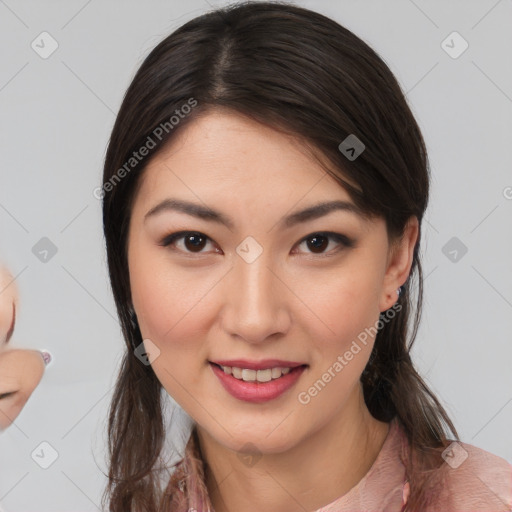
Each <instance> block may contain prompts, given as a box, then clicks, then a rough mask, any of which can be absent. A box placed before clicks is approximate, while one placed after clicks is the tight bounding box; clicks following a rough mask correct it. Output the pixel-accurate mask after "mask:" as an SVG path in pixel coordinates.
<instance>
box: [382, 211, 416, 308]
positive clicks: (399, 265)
mask: <svg viewBox="0 0 512 512" xmlns="http://www.w3.org/2000/svg"><path fill="white" fill-rule="evenodd" d="M418 234H419V223H418V218H417V217H416V216H412V217H410V219H409V220H408V222H407V224H406V226H405V228H404V233H403V236H402V237H401V238H400V239H399V240H398V241H397V242H396V244H395V245H394V247H392V249H391V258H390V260H389V263H388V268H387V270H386V275H385V277H384V283H383V290H382V299H381V304H380V311H381V312H382V311H386V310H387V309H389V308H390V307H391V306H392V305H393V304H395V303H396V302H397V300H398V298H399V295H400V288H401V286H402V285H403V284H404V283H405V281H407V279H408V278H409V274H410V271H411V266H412V263H413V259H414V248H415V247H416V243H417V240H418Z"/></svg>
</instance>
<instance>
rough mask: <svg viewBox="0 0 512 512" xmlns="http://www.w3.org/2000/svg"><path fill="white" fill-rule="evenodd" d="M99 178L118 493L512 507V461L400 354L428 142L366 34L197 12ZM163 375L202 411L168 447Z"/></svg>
mask: <svg viewBox="0 0 512 512" xmlns="http://www.w3.org/2000/svg"><path fill="white" fill-rule="evenodd" d="M98 192H99V194H100V195H101V197H102V198H103V222H104V232H105V238H106V247H107V255H108V265H109V272H110V279H111V284H112V289H113V293H114V298H115V301H116V306H117V309H118V314H119V317H120V319H121V325H122V329H123V335H124V338H125V341H126V346H127V350H126V353H125V356H124V359H123V362H122V365H121V369H120V373H119V376H118V380H117V385H116V390H115V394H114V396H113V400H112V404H111V411H110V418H109V457H110V470H109V484H108V487H107V489H106V492H105V496H104V501H107V500H108V502H109V509H110V510H111V511H123V512H126V511H128V510H134V511H135V510H136V511H142V510H147V511H155V510H159V511H164V510H165V511H168V510H172V511H187V510H188V511H192V510H197V511H207V510H210V511H215V512H227V511H229V510H244V512H252V511H261V510H269V511H270V510H272V511H273V510H286V511H287V512H290V511H299V510H300V511H304V510H308V511H311V510H317V511H321V512H327V511H336V512H339V511H342V510H343V511H344V510H397V511H398V510H407V511H412V510H421V511H426V510H443V511H448V510H503V511H505V510H510V509H511V508H512V489H511V478H512V467H511V466H510V464H508V463H507V462H506V461H505V460H503V459H501V458H499V457H497V456H495V455H492V454H489V453H487V452H485V451H484V450H481V449H479V448H476V447H473V446H471V445H468V444H465V443H460V442H458V435H457V432H456V430H455V428H454V426H453V424H452V422H451V420H450V418H449V417H448V415H447V413H446V411H445V410H444V409H443V407H442V406H441V405H440V403H439V401H438V400H437V398H436V397H435V395H434V394H433V393H432V392H431V391H430V390H429V389H428V387H427V386H426V385H425V383H424V382H423V380H422V379H421V377H420V376H419V375H418V373H417V372H416V370H415V368H414V366H413V363H412V361H411V358H410V349H411V346H412V343H413V341H414V338H415V335H416V332H417V329H418V324H419V318H420V314H421V299H422V292H423V288H422V272H421V263H420V252H419V251H420V235H421V221H422V218H423V215H424V212H425V209H426V207H427V203H428V193H429V169H428V159H427V154H426V149H425V144H424V141H423V138H422V135H421V133H420V130H419V127H418V125H417V123H416V121H415V119H414V117H413V115H412V113H411V111H410V109H409V107H408V105H407V102H406V100H405V98H404V95H403V93H402V91H401V89H400V87H399V85H398V83H397V81H396V79H395V77H394V76H393V75H392V73H391V71H390V70H389V69H388V67H387V66H386V65H385V63H384V62H383V61H382V60H381V59H380V58H379V56H378V55H377V54H376V53H375V52H374V51H373V50H372V49H371V48H369V47H368V45H366V44H365V43H364V42H363V41H361V40H360V39H359V38H358V37H356V36H355V35H354V34H353V33H351V32H350V31H348V30H347V29H345V28H343V27H342V26H340V25H338V24H337V23H335V22H334V21H332V20H330V19H328V18H326V17H324V16H322V15H320V14H317V13H315V12H312V11H309V10H306V9H303V8H299V7H296V6H294V5H289V4H284V3H283V4H273V3H266V2H248V3H244V4H240V5H237V6H233V7H229V8H225V9H220V10H217V11H215V12H212V13H209V14H205V15H203V16H200V17H198V18H195V19H193V20H192V21H190V22H188V23H186V24H185V25H184V26H182V27H180V28H179V29H178V30H176V31H175V32H174V33H173V34H171V35H170V36H168V37H167V38H165V39H164V40H163V41H162V42H161V43H160V44H158V46H157V47H156V48H155V49H154V50H153V51H152V52H151V53H150V55H149V56H148V57H147V58H146V59H145V61H144V63H143V64H142V66H141V67H140V69H139V70H138V72H137V73H136V76H135V77H134V79H133V81H132V83H131V85H130V87H129V88H128V91H127V92H126V95H125V98H124V101H123V104H122V105H121V108H120V111H119V114H118V116H117V119H116V123H115V125H114V128H113V131H112V135H111V138H110V142H109V147H108V151H107V154H106V159H105V167H104V176H103V186H102V187H101V189H100V190H98ZM414 278H416V285H417V286H416V288H417V289H416V290H415V288H414V287H413V285H414V281H413V279H414ZM415 292H416V293H417V307H416V311H415V316H414V319H413V320H414V323H413V331H412V334H411V336H410V337H409V336H408V333H407V327H408V323H409V316H410V314H411V307H412V304H413V295H415ZM162 390H164V392H166V393H168V395H170V396H171V397H172V398H173V399H174V400H175V401H176V402H177V403H178V404H179V405H180V406H181V407H182V408H183V409H184V410H185V411H186V413H187V414H188V415H189V416H190V417H191V418H192V420H193V428H192V431H191V433H190V438H189V440H188V443H187V446H186V449H185V452H184V453H183V454H179V455H183V459H182V460H180V462H179V463H178V464H177V465H176V467H174V468H169V466H170V464H169V463H168V461H167V460H164V458H163V456H162V453H163V449H164V448H167V447H168V444H169V443H170V440H167V439H166V437H165V433H166V432H165V427H164V421H163V413H162V406H163V402H162V397H161V391H162ZM166 466H167V468H166ZM166 469H167V470H169V469H171V470H172V474H170V473H166ZM162 483H164V485H162Z"/></svg>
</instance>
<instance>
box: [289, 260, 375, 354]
mask: <svg viewBox="0 0 512 512" xmlns="http://www.w3.org/2000/svg"><path fill="white" fill-rule="evenodd" d="M370 268H372V267H371V266H368V267H366V269H365V268H361V265H346V267H344V268H343V267H340V268H338V269H334V270H333V271H332V272H322V273H317V275H312V273H309V274H308V275H307V276H306V277H304V278H302V279H296V283H297V285H296V286H294V292H295V293H296V294H297V297H299V298H300V299H301V301H302V302H303V303H304V305H305V306H306V307H303V308H301V311H302V313H301V319H302V320H300V321H307V325H308V326H309V327H310V329H311V331H312V332H311V333H310V334H311V336H312V339H313V340H318V341H319V343H321V344H322V345H323V349H324V350H327V351H328V352H330V350H329V347H330V348H332V349H335V350H337V351H341V350H344V347H345V346H346V345H350V342H351V340H352V339H354V338H357V336H358V335H359V334H360V333H361V332H365V329H366V328H368V327H370V326H371V325H374V323H375V321H376V320H377V319H378V317H379V312H380V311H379V301H378V297H379V293H378V291H379V289H380V288H379V276H378V275H376V273H373V274H372V273H370V271H369V270H368V269H370ZM305 319H307V320H305Z"/></svg>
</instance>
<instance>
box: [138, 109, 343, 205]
mask: <svg viewBox="0 0 512 512" xmlns="http://www.w3.org/2000/svg"><path fill="white" fill-rule="evenodd" d="M141 179H142V181H141V183H140V184H139V185H140V187H139V193H138V195H140V197H139V202H144V203H146V202H147V201H153V200H154V199H155V197H156V196H161V195H162V194H163V193H165V192H176V193H180V194H185V195H186V196H188V197H189V198H190V199H192V198H193V199H195V200H205V201H206V200H209V201H211V200H212V199H217V200H221V201H222V200H228V201H229V200H234V199H237V200H239V201H242V202H243V201H247V202H248V201H250V202H254V201H257V202H259V203H260V204H261V205H262V206H263V205H267V204H275V203H276V202H277V203H279V204H283V202H284V203H287V202H289V203H290V207H291V206H292V205H293V204H294V203H296V202H297V201H298V200H299V199H300V198H301V197H303V198H304V201H307V200H309V201H310V202H311V201H314V200H318V199H322V200H328V199H341V200H346V201H349V200H350V196H349V194H348V192H347V191H346V190H345V189H344V188H343V187H342V186H341V185H340V183H339V182H337V181H336V180H335V179H334V178H333V177H332V176H330V175H329V174H328V173H327V172H326V171H325V169H324V168H323V167H322V165H321V164H320V163H319V162H318V161H317V160H316V159H315V158H313V156H312V154H311V151H310V149H309V148H308V147H307V146H306V145H305V144H304V142H302V141H301V140H300V139H298V138H297V137H294V136H292V135H288V134H284V133H282V132H279V131H276V130H274V129H273V128H271V127H269V126H266V125H262V124H260V123H257V122H255V121H253V120H251V119H248V118H246V117H244V116H242V115H239V114H236V113H231V112H230V113H225V112H210V113H208V114H206V115H203V116H199V117H197V118H196V119H194V120H193V121H192V122H191V123H190V124H188V125H187V126H186V127H184V128H183V129H182V130H181V131H179V132H177V134H176V136H175V137H174V138H173V139H172V140H171V141H170V142H169V143H168V145H167V147H166V148H164V150H163V151H162V152H161V153H160V154H159V155H158V156H156V157H155V158H154V159H152V160H151V161H150V162H149V164H148V166H147V167H146V169H145V170H144V173H143V176H142V177H141ZM226 206H229V204H227V205H226Z"/></svg>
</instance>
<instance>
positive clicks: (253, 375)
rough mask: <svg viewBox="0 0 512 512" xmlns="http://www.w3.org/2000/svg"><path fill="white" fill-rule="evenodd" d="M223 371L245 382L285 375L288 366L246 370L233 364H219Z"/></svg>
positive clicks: (288, 369) (263, 380)
mask: <svg viewBox="0 0 512 512" xmlns="http://www.w3.org/2000/svg"><path fill="white" fill-rule="evenodd" d="M221 368H222V369H223V370H224V373H227V374H228V375H233V377H235V379H239V380H244V381H246V382H254V381H258V382H268V381H270V380H273V379H278V378H279V377H281V376H282V375H286V374H287V373H288V372H289V371H290V368H281V367H277V368H268V369H267V370H248V369H247V368H236V367H234V366H221Z"/></svg>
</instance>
